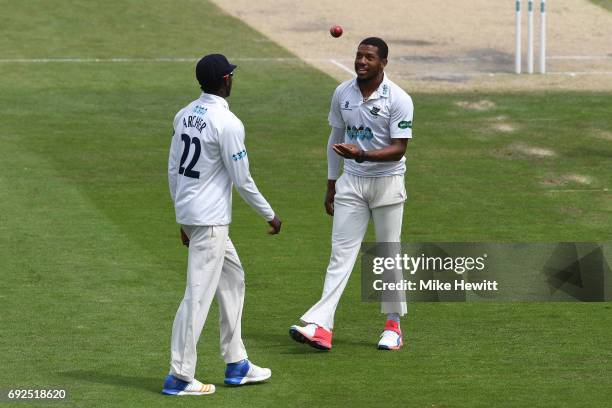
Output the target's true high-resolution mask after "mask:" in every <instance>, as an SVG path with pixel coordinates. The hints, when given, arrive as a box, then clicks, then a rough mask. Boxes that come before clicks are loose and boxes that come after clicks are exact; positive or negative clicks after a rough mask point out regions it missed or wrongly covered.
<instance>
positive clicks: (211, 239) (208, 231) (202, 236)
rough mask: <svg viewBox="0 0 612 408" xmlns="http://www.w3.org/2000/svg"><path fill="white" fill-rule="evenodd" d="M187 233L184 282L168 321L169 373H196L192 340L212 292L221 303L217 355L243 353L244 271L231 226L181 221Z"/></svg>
mask: <svg viewBox="0 0 612 408" xmlns="http://www.w3.org/2000/svg"><path fill="white" fill-rule="evenodd" d="M182 228H183V230H184V231H185V233H186V234H187V236H188V237H189V258H188V264H187V287H186V289H185V296H184V298H183V301H182V302H181V305H180V306H179V308H178V311H177V312H176V317H175V318H174V324H173V325H172V342H171V363H170V374H172V375H174V376H176V377H178V378H180V379H182V380H184V381H191V380H193V379H194V376H195V370H196V362H197V358H198V356H197V351H196V345H197V344H198V339H199V338H200V334H201V333H202V329H203V328H204V322H205V321H206V316H207V315H208V310H209V309H210V305H211V303H212V300H213V297H216V298H217V302H218V303H219V326H220V331H221V336H220V340H221V356H222V357H223V359H224V360H225V362H226V363H235V362H237V361H240V360H243V359H245V358H247V353H246V350H245V348H244V344H243V343H242V336H241V326H240V322H241V319H242V305H243V302H244V271H243V269H242V265H241V264H240V259H239V258H238V254H237V253H236V249H235V248H234V245H233V244H232V241H231V240H230V238H229V235H228V234H229V226H227V225H223V226H193V225H183V226H182Z"/></svg>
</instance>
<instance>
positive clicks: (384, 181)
mask: <svg viewBox="0 0 612 408" xmlns="http://www.w3.org/2000/svg"><path fill="white" fill-rule="evenodd" d="M387 55H388V47H387V45H386V43H385V42H384V41H383V40H382V39H380V38H377V37H370V38H366V39H365V40H363V41H362V42H361V43H360V44H359V46H358V49H357V53H356V57H355V72H356V74H357V78H355V79H351V80H349V81H345V82H343V83H342V84H340V85H339V86H338V87H337V88H336V90H335V91H334V94H333V96H332V101H331V107H330V111H329V115H328V120H329V124H330V126H331V128H332V130H331V134H330V137H329V139H328V145H327V161H328V189H327V195H326V198H325V208H326V212H327V213H328V214H329V215H332V216H333V217H334V220H333V228H332V248H331V256H330V260H329V265H328V267H327V271H326V275H325V283H324V286H323V293H322V295H321V298H320V299H319V301H317V302H316V303H315V304H314V305H313V306H312V307H311V308H310V309H309V310H308V311H307V312H306V313H304V315H302V317H301V318H300V320H301V322H302V323H304V324H305V325H306V326H305V327H300V326H298V325H294V326H292V327H291V328H290V330H289V334H290V336H291V337H292V338H293V339H294V340H296V341H298V342H301V343H308V344H309V345H311V346H313V347H315V348H318V349H323V350H329V349H331V347H332V331H333V327H334V316H335V312H336V308H337V306H338V303H339V301H340V297H341V296H342V293H343V291H344V288H345V287H346V284H347V282H348V279H349V276H350V274H351V272H352V270H353V266H354V264H355V261H356V259H357V256H358V254H359V249H360V247H361V243H362V240H363V237H364V235H365V233H366V230H367V228H368V223H369V221H370V219H372V220H373V221H374V227H375V233H376V241H377V242H385V243H399V242H400V241H401V228H402V219H403V210H404V201H405V200H406V188H405V186H404V173H405V172H406V158H405V157H404V153H405V150H406V145H407V140H408V139H411V138H412V116H413V104H412V99H411V98H410V96H409V95H408V94H407V93H406V92H404V91H403V90H402V89H401V88H400V87H399V86H397V85H396V84H395V83H393V82H392V81H391V80H389V78H388V77H387V75H386V74H385V73H384V67H385V66H386V64H387ZM342 162H344V173H343V174H342V175H341V176H340V167H341V166H340V165H341V163H342ZM388 248H389V250H390V251H391V252H392V251H394V250H395V249H396V248H398V245H392V246H388ZM392 277H393V278H394V279H397V278H401V276H400V275H398V274H395V275H393V276H392ZM381 311H382V312H383V313H385V314H386V315H387V322H386V325H385V329H384V331H383V334H382V335H381V340H380V341H379V343H378V348H380V349H385V350H398V349H399V348H401V346H402V341H403V340H402V334H401V330H400V327H399V319H400V316H402V315H404V314H406V313H407V306H406V302H405V295H404V293H403V292H399V293H392V294H391V295H390V296H389V294H388V293H387V294H383V295H382V296H381Z"/></svg>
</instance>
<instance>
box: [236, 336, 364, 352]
mask: <svg viewBox="0 0 612 408" xmlns="http://www.w3.org/2000/svg"><path fill="white" fill-rule="evenodd" d="M249 339H254V340H257V341H258V342H261V343H263V344H265V345H266V347H273V348H275V349H276V350H278V354H322V355H325V354H327V353H330V352H331V353H333V350H334V347H343V346H350V347H351V348H352V349H355V348H357V349H359V350H365V351H367V350H374V351H375V350H376V343H372V341H368V340H363V339H350V338H346V337H343V338H335V339H334V341H333V347H332V350H330V351H323V350H317V349H315V348H314V347H311V346H309V345H308V344H305V343H297V342H296V341H295V340H293V339H292V338H291V336H289V331H287V334H280V333H279V334H270V333H249V334H248V335H246V336H245V340H246V341H248V340H249Z"/></svg>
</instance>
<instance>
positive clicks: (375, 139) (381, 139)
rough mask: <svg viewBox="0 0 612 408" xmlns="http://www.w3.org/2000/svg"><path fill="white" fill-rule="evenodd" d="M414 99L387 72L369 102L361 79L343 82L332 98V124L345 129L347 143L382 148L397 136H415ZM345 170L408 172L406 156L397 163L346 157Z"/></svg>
mask: <svg viewBox="0 0 612 408" xmlns="http://www.w3.org/2000/svg"><path fill="white" fill-rule="evenodd" d="M413 111H414V108H413V105H412V98H410V96H409V95H408V94H407V93H406V92H404V90H403V89H402V88H400V87H399V86H398V85H396V84H395V83H393V82H391V80H389V78H388V77H387V75H386V74H385V76H384V78H383V81H382V83H381V84H380V86H379V87H378V89H377V90H376V91H374V93H372V95H370V97H369V98H368V100H367V101H364V100H363V96H362V94H361V91H360V90H359V86H358V85H357V79H352V80H349V81H345V82H343V83H342V84H340V85H339V86H338V87H337V88H336V90H335V92H334V95H333V97H332V102H331V108H330V111H329V118H328V119H329V124H330V126H332V127H334V128H341V129H344V131H345V136H344V143H350V144H355V145H357V146H359V148H360V149H362V150H365V151H368V150H375V149H382V148H384V147H387V146H389V145H390V144H391V139H394V138H412V115H413ZM344 171H346V172H347V173H350V174H353V175H356V176H362V177H381V176H395V175H400V174H404V173H405V172H406V158H405V157H402V159H401V160H399V161H396V162H363V163H357V162H356V161H355V160H344Z"/></svg>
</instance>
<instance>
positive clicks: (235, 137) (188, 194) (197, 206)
mask: <svg viewBox="0 0 612 408" xmlns="http://www.w3.org/2000/svg"><path fill="white" fill-rule="evenodd" d="M205 59H206V57H205ZM203 60H204V59H203ZM224 78H228V75H225V76H224ZM227 83H228V84H230V85H231V78H229V79H228V82H227ZM224 89H230V88H229V86H228V87H227V88H224ZM227 92H228V93H229V91H227ZM244 137H245V135H244V127H243V125H242V122H241V121H240V120H239V119H238V118H237V117H236V116H235V115H234V114H233V113H232V112H230V110H229V108H228V104H227V102H226V100H225V98H223V97H221V96H217V95H213V94H209V93H202V95H201V96H200V98H198V99H196V100H195V101H193V102H191V103H190V104H189V105H187V106H186V107H185V108H183V109H181V110H180V111H179V112H178V114H177V115H176V117H175V118H174V135H173V137H172V144H171V148H170V156H169V160H168V180H169V185H170V195H171V196H172V201H173V202H174V207H175V210H176V221H177V223H179V224H180V225H181V232H182V233H183V234H184V235H183V240H184V243H185V245H187V246H188V247H189V257H188V265H187V285H186V289H185V295H184V297H183V300H182V302H181V304H180V306H179V308H178V311H177V313H176V316H175V319H174V324H173V326H172V340H171V362H170V374H169V377H168V379H167V384H170V385H169V387H170V386H171V385H172V384H174V383H175V382H176V379H177V378H178V379H180V380H181V381H185V382H187V383H189V384H196V385H197V384H198V383H197V380H195V377H194V375H195V371H196V362H197V351H196V346H197V343H198V339H199V337H200V334H201V332H202V329H203V327H204V323H205V321H206V318H207V315H208V311H209V308H210V305H211V303H212V300H213V299H215V298H216V299H217V302H218V303H219V314H220V320H219V329H220V332H221V333H220V334H221V335H220V338H221V356H222V357H223V359H224V361H225V363H226V364H227V370H226V378H225V382H226V383H228V384H234V385H236V384H244V383H247V382H261V381H265V380H266V379H268V378H270V376H271V371H270V370H269V369H267V368H261V367H257V366H255V365H254V364H252V363H251V362H250V361H248V357H247V352H246V349H245V346H244V344H243V342H242V335H241V320H242V306H243V302H244V294H245V284H244V270H243V268H242V264H241V262H240V259H239V258H238V254H237V252H236V249H235V247H234V245H233V243H232V241H231V239H230V237H229V224H230V222H231V220H232V216H231V214H232V186H234V187H236V190H238V192H239V193H240V195H241V196H242V197H243V198H244V200H245V201H246V202H247V203H248V204H249V205H250V206H251V207H253V209H255V211H256V212H257V213H258V214H259V215H261V216H262V217H263V218H264V219H265V220H266V221H268V223H269V224H270V225H271V226H272V227H273V229H272V230H271V231H270V233H271V234H276V233H278V232H279V231H280V220H278V218H276V217H275V214H274V211H273V210H272V208H271V207H270V205H269V204H268V202H267V201H266V199H265V198H264V197H263V196H262V195H261V193H260V192H259V190H258V189H257V186H256V185H255V182H254V181H253V178H252V177H251V174H250V172H249V159H248V156H247V150H246V147H245V145H244ZM235 367H246V368H248V373H247V374H244V375H242V374H241V375H242V376H238V377H236V375H238V374H235V375H233V374H232V375H229V374H228V373H232V372H237V371H236V369H235ZM245 370H246V369H245ZM245 372H246V371H245ZM228 375H229V376H228ZM209 388H210V387H209ZM189 389H190V388H188V389H187V390H189ZM212 389H213V390H214V387H213V388H212ZM196 391H197V390H196ZM163 392H165V393H171V394H175V393H176V392H177V391H176V390H174V389H172V388H171V387H170V388H169V389H164V391H163ZM181 392H182V393H183V394H185V393H186V391H181ZM211 392H214V391H210V390H208V391H207V392H206V393H211ZM183 394H180V393H179V394H177V395H183ZM187 394H189V393H187ZM191 394H192V395H202V394H204V393H203V392H195V393H191Z"/></svg>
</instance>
